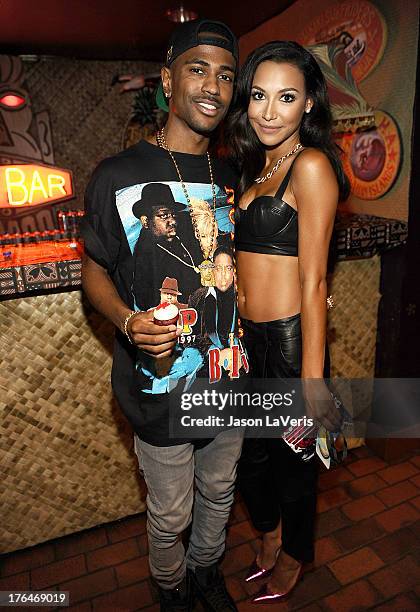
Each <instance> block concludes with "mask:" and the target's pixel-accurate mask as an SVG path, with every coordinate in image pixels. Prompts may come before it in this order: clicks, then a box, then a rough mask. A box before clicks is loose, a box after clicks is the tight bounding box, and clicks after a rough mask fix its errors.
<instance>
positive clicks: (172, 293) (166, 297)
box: [159, 276, 188, 309]
mask: <svg viewBox="0 0 420 612" xmlns="http://www.w3.org/2000/svg"><path fill="white" fill-rule="evenodd" d="M159 291H160V303H161V304H163V303H165V302H167V303H168V304H175V306H177V307H178V308H179V309H181V308H187V306H188V304H181V302H178V295H182V293H181V291H178V281H177V279H176V278H169V276H166V277H165V278H164V280H163V283H162V287H161V288H160V289H159Z"/></svg>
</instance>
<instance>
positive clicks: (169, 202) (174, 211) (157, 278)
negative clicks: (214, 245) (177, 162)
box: [132, 183, 199, 310]
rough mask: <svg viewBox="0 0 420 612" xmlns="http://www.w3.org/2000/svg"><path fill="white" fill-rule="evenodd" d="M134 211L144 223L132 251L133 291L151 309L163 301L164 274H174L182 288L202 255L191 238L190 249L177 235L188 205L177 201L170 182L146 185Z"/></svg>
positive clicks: (139, 303) (143, 307)
mask: <svg viewBox="0 0 420 612" xmlns="http://www.w3.org/2000/svg"><path fill="white" fill-rule="evenodd" d="M132 211H133V215H134V216H135V217H137V218H138V219H140V221H141V225H142V228H141V230H140V235H139V238H138V240H137V243H136V246H135V248H134V253H133V256H134V278H133V292H134V298H135V300H136V304H137V306H138V307H139V309H140V310H148V309H149V308H151V307H153V306H156V305H157V304H158V303H159V302H160V299H159V298H160V294H159V291H160V290H159V287H160V285H161V284H162V281H163V279H164V278H165V276H168V275H170V276H172V277H175V278H176V279H177V280H178V282H179V283H180V285H181V286H182V287H184V286H187V287H188V286H190V285H191V283H193V282H194V279H195V276H196V272H195V271H194V269H193V267H192V266H191V265H190V264H191V261H193V256H195V257H196V259H199V255H197V248H196V247H195V244H193V245H192V246H191V237H190V239H189V240H188V241H187V244H188V245H189V248H188V246H186V245H185V244H184V242H185V241H186V239H185V237H184V236H183V237H184V242H183V241H182V240H181V239H180V238H179V236H178V235H177V228H178V219H179V222H181V221H182V219H181V217H187V219H188V218H189V214H188V208H187V207H186V205H185V204H182V203H181V202H175V199H174V196H173V194H172V191H171V189H170V187H169V186H168V185H164V184H161V183H150V184H148V185H145V187H144V188H143V190H142V193H141V199H140V200H138V201H137V202H135V204H134V205H133V207H132ZM185 221H186V220H184V223H185ZM183 234H185V232H183ZM195 242H196V241H195ZM150 262H153V265H151V264H150Z"/></svg>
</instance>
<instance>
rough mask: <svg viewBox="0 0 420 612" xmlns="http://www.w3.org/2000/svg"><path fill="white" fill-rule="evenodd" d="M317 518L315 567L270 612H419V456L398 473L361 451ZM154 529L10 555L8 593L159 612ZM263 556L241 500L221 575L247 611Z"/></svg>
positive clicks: (333, 482)
mask: <svg viewBox="0 0 420 612" xmlns="http://www.w3.org/2000/svg"><path fill="white" fill-rule="evenodd" d="M318 509H319V520H318V527H317V537H318V541H317V547H316V561H315V564H314V567H313V568H312V569H311V570H310V571H309V572H308V573H306V574H305V576H304V579H303V581H302V582H301V583H300V584H299V586H298V587H297V589H296V590H295V592H294V593H293V595H292V597H291V598H290V599H289V600H288V601H287V602H284V603H282V604H277V605H273V606H271V609H273V610H278V611H282V610H301V611H302V612H303V611H305V612H317V611H318V612H319V611H320V610H322V611H325V612H326V611H331V612H336V611H339V612H346V611H347V610H371V609H374V610H380V611H383V612H385V610H389V611H392V612H395V611H404V612H406V611H410V610H417V611H418V610H420V567H419V563H420V520H419V519H420V455H410V456H409V457H407V458H406V459H404V460H401V461H399V462H397V463H394V464H392V465H391V464H387V463H385V462H384V461H382V460H381V459H378V458H377V457H376V456H374V455H373V453H372V452H371V451H369V450H368V449H367V448H366V447H362V448H359V449H356V450H355V451H352V452H351V455H350V457H349V459H348V460H347V461H346V464H345V465H344V466H342V467H340V468H338V469H335V470H332V471H330V472H323V473H322V475H321V477H320V494H319V500H318ZM145 530H146V524H145V516H144V515H137V516H134V517H131V518H128V519H124V520H121V521H117V522H115V523H111V524H108V525H104V526H100V527H97V528H95V529H90V530H89V531H86V532H83V533H79V534H75V535H71V536H68V537H64V538H61V539H58V540H54V541H50V542H47V543H45V544H41V545H38V546H35V547H33V548H31V549H26V550H24V551H19V552H16V553H12V554H8V555H5V556H3V558H2V559H1V566H0V567H1V570H0V576H1V577H0V590H13V589H16V590H35V589H42V590H56V589H57V590H67V591H69V592H70V599H71V607H70V609H71V610H80V611H83V612H84V611H86V612H87V611H91V610H93V611H98V612H108V611H110V612H113V611H119V610H142V611H144V612H146V611H147V612H155V611H157V610H159V606H158V604H157V603H156V601H157V594H156V591H155V589H154V587H153V585H152V583H151V581H150V579H149V568H148V563H147V541H146V534H145ZM257 549H258V540H257V534H256V533H255V531H254V530H253V529H252V527H251V525H250V523H249V521H248V518H247V515H246V511H245V510H244V507H243V505H242V503H241V502H240V500H238V501H236V503H235V505H234V507H233V510H232V516H231V521H230V524H229V532H228V546H227V551H226V555H225V558H224V560H223V563H222V568H223V571H224V574H225V576H226V578H227V584H228V588H229V590H230V592H231V593H232V595H233V596H234V597H235V599H236V601H237V602H238V609H239V610H240V611H241V612H245V611H247V610H252V611H253V612H255V611H256V610H258V609H259V608H258V607H256V606H255V605H252V604H251V603H249V596H250V595H251V594H252V593H253V592H254V591H255V590H256V588H258V587H255V586H252V585H249V586H246V585H245V584H244V582H243V577H244V574H245V571H246V568H247V567H248V566H249V565H250V564H251V562H252V560H253V559H254V556H255V553H256V551H257ZM21 609H22V608H21ZM27 609H28V610H29V609H33V608H27ZM43 609H45V608H43Z"/></svg>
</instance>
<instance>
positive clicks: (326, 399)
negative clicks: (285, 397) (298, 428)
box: [302, 378, 342, 431]
mask: <svg viewBox="0 0 420 612" xmlns="http://www.w3.org/2000/svg"><path fill="white" fill-rule="evenodd" d="M302 392H303V397H304V400H305V407H306V414H307V416H308V417H309V418H311V419H313V420H314V421H317V422H318V423H319V424H320V425H323V426H324V427H325V428H326V429H328V430H329V431H339V430H340V428H341V424H342V417H341V414H340V411H339V410H338V408H337V406H336V405H335V402H334V399H333V397H332V395H331V392H330V390H329V389H328V387H327V385H326V384H325V381H324V379H323V378H303V379H302Z"/></svg>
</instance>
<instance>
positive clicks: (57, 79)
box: [25, 57, 160, 208]
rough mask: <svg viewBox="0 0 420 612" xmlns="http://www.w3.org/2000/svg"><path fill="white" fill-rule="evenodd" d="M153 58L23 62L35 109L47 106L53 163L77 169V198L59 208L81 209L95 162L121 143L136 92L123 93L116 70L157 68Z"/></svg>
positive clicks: (123, 71) (131, 70) (119, 146)
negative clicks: (113, 83)
mask: <svg viewBox="0 0 420 612" xmlns="http://www.w3.org/2000/svg"><path fill="white" fill-rule="evenodd" d="M159 68H160V66H159V65H158V64H155V63H151V62H132V61H88V60H71V59H64V58H57V57H55V58H51V59H43V60H40V61H39V62H35V63H32V62H25V74H26V84H27V86H28V90H29V93H30V96H31V100H32V106H33V109H34V111H36V112H39V111H42V110H48V112H49V115H50V120H51V128H52V136H53V143H54V155H55V163H56V165H57V166H61V167H63V168H69V169H70V170H71V171H72V172H73V178H74V184H75V193H76V200H71V201H69V202H67V203H66V204H65V205H61V206H60V207H61V208H83V194H84V191H85V188H86V185H87V182H88V180H89V177H90V175H91V173H92V170H93V169H94V168H95V166H96V165H97V164H98V163H99V162H100V161H101V160H102V159H104V158H105V157H108V156H110V155H114V154H115V153H118V151H120V150H121V148H122V144H121V143H122V137H123V132H124V130H125V126H126V124H127V121H128V119H129V117H130V115H131V108H132V102H133V96H134V94H133V93H125V94H120V93H119V91H120V86H119V85H115V86H112V85H111V81H112V78H113V76H114V75H117V74H143V73H146V74H148V73H150V72H157V71H158V70H159Z"/></svg>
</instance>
